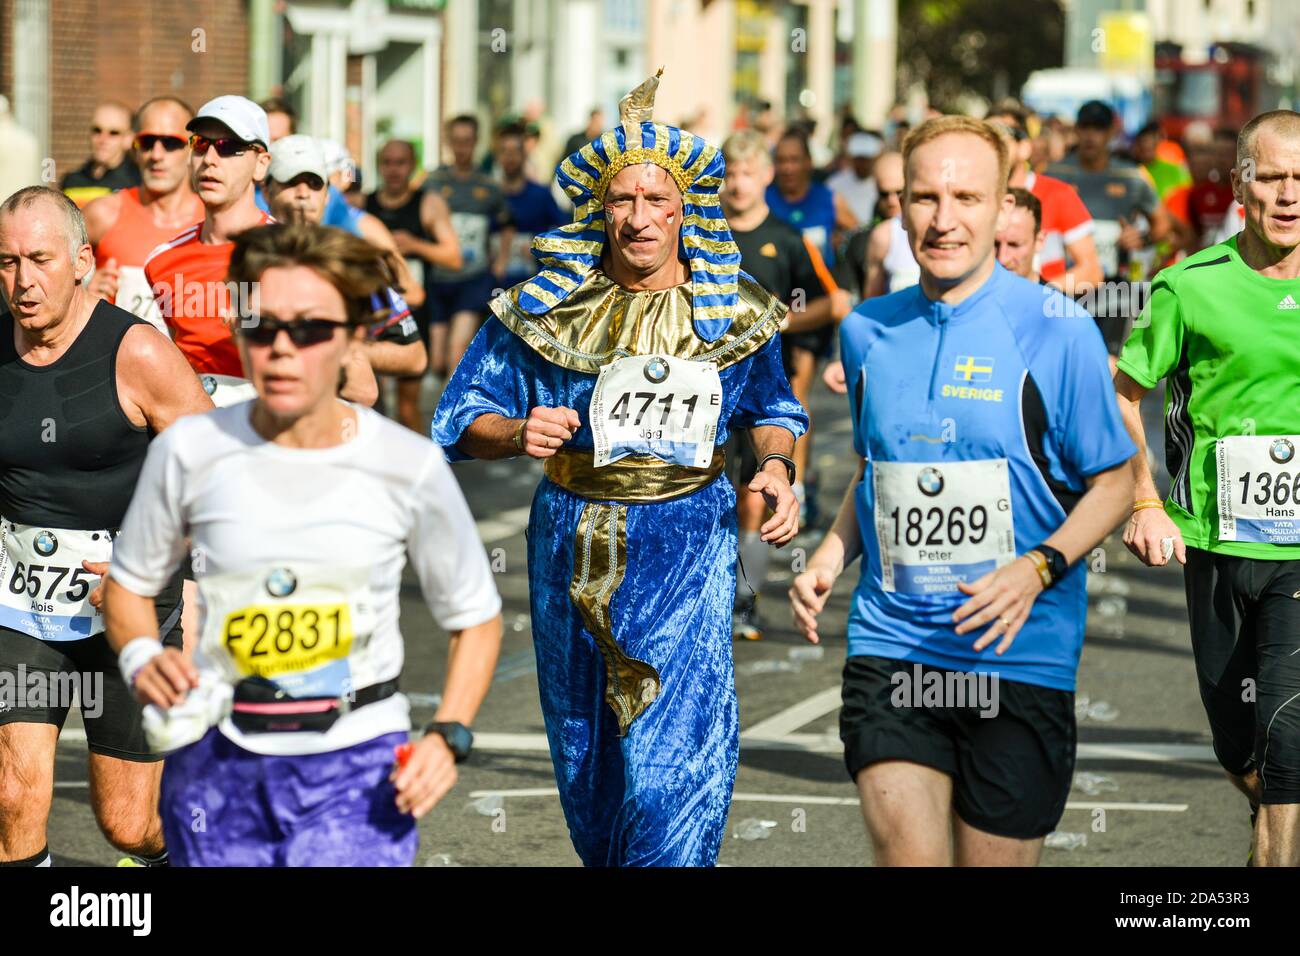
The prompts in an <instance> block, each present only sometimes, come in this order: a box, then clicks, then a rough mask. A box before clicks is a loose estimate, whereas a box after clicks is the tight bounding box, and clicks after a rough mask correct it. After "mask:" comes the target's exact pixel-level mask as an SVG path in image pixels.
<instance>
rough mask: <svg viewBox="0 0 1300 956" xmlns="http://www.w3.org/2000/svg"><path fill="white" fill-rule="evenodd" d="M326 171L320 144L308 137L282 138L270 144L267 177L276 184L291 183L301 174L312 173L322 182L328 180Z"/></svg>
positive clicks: (326, 166) (326, 167)
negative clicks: (269, 164) (269, 162)
mask: <svg viewBox="0 0 1300 956" xmlns="http://www.w3.org/2000/svg"><path fill="white" fill-rule="evenodd" d="M328 169H329V167H328V164H327V163H326V162H325V153H324V152H323V151H322V150H321V148H320V143H319V142H318V141H317V140H315V139H313V138H312V137H310V136H303V135H301V134H298V135H294V136H282V137H280V138H279V139H277V140H276V141H275V142H274V143H272V144H271V167H270V169H268V170H267V175H268V176H270V177H271V178H272V179H274V180H275V181H276V182H277V183H287V182H291V181H292V180H293V179H294V177H296V176H301V175H302V174H303V173H312V174H314V175H316V176H319V177H320V178H321V181H322V182H324V181H326V180H328V179H329V171H328Z"/></svg>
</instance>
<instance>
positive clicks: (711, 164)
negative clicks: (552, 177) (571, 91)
mask: <svg viewBox="0 0 1300 956" xmlns="http://www.w3.org/2000/svg"><path fill="white" fill-rule="evenodd" d="M662 74H663V69H662V67H661V68H660V70H659V72H658V73H656V74H655V75H654V76H652V77H650V79H648V80H646V81H645V82H644V83H642V84H641V85H640V86H638V87H637V88H636V89H634V90H633V91H632V92H631V93H629V94H627V96H625V97H623V99H622V100H621V101H620V102H619V104H618V111H619V120H620V123H619V125H618V126H617V127H615V128H614V129H612V130H608V131H607V132H605V133H602V134H601V135H600V136H599V137H597V138H596V139H594V140H592V141H591V142H590V143H588V144H587V145H585V146H583V147H582V148H581V149H579V150H577V151H576V152H575V153H573V154H572V155H571V156H569V157H568V158H566V159H565V160H564V161H563V162H562V163H560V167H559V169H558V170H557V172H556V176H557V178H558V179H559V182H560V186H561V187H562V188H563V189H564V191H565V192H566V193H567V194H568V196H569V198H570V199H572V200H573V204H574V211H573V222H571V223H568V224H567V225H564V226H560V227H559V228H558V229H552V230H551V231H550V232H544V233H541V234H539V235H538V236H537V237H535V238H534V239H533V255H534V256H535V257H536V258H537V259H538V261H539V262H541V264H542V268H541V271H540V272H538V274H537V275H535V276H533V277H532V278H531V279H529V280H528V281H527V282H526V283H524V285H523V288H521V289H520V290H519V298H518V304H519V306H520V307H521V308H522V309H523V310H524V311H525V312H528V313H530V314H532V315H542V314H544V313H546V312H548V311H549V310H550V309H553V308H554V307H555V306H557V305H559V304H560V303H561V302H563V301H564V300H565V298H566V297H567V296H568V295H569V294H570V293H572V292H573V291H574V290H575V289H577V288H578V287H579V286H580V285H581V284H582V283H583V281H584V280H585V279H586V277H587V275H588V273H590V272H591V270H592V268H594V267H595V266H596V265H597V264H598V263H599V262H600V257H601V254H602V253H603V252H604V249H605V239H606V236H605V192H606V190H607V189H608V188H609V183H610V180H612V179H613V178H614V176H615V175H617V174H618V172H619V171H620V170H623V169H625V168H627V167H628V166H634V165H639V164H643V163H653V164H654V165H656V166H659V167H661V168H662V169H664V170H666V171H667V173H668V175H669V176H671V177H672V180H673V182H675V183H676V184H677V188H678V189H680V190H681V193H682V212H683V217H682V224H681V233H680V251H679V255H680V256H681V257H682V258H683V259H684V260H685V261H686V263H687V265H688V266H689V267H690V270H691V298H692V305H693V319H692V321H693V324H694V327H695V332H696V334H697V335H699V336H700V338H702V339H704V340H705V341H706V342H712V341H713V340H714V339H717V338H718V337H719V336H721V335H722V334H723V333H724V332H726V331H727V328H728V326H730V325H731V319H732V315H733V314H734V312H735V310H736V307H737V304H738V301H739V293H738V287H737V280H738V277H739V274H740V250H739V248H737V246H736V242H735V240H734V239H733V238H732V236H731V228H730V227H729V226H728V225H727V220H726V219H725V218H724V217H723V215H722V206H721V204H720V202H719V199H718V190H719V189H720V188H721V186H722V173H723V160H722V151H721V150H720V149H718V148H717V147H716V146H712V145H710V144H709V143H706V142H705V141H704V140H703V139H701V138H700V137H698V136H695V135H693V134H691V133H688V132H686V131H685V130H681V129H677V128H676V127H675V126H666V125H664V124H662V123H656V122H654V121H653V120H652V119H651V114H652V112H653V111H654V98H655V91H656V90H657V89H658V87H659V77H660V76H661V75H662Z"/></svg>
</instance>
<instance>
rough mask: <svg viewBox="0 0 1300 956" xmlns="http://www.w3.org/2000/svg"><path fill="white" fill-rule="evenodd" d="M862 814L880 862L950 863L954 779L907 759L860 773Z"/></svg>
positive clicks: (878, 862) (876, 765)
mask: <svg viewBox="0 0 1300 956" xmlns="http://www.w3.org/2000/svg"><path fill="white" fill-rule="evenodd" d="M855 782H856V783H857V785H858V795H859V796H860V797H861V798H862V818H863V820H865V821H866V824H867V835H868V836H869V837H871V848H872V853H873V855H874V857H875V862H876V865H877V866H951V865H952V861H953V855H952V854H953V848H952V840H951V834H950V817H951V812H952V778H951V777H949V776H948V775H947V774H946V773H944V772H942V771H940V770H935V769H934V768H933V767H926V766H923V765H921V764H919V763H911V762H909V761H906V760H882V761H880V762H879V763H873V764H871V765H870V766H869V767H865V768H863V769H862V770H861V771H859V772H858V774H857V777H856V778H855Z"/></svg>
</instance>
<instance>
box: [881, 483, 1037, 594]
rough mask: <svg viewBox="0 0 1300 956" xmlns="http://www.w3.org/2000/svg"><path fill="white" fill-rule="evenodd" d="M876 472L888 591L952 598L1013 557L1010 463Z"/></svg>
mask: <svg viewBox="0 0 1300 956" xmlns="http://www.w3.org/2000/svg"><path fill="white" fill-rule="evenodd" d="M871 468H872V482H873V487H874V489H875V494H876V540H877V542H878V543H879V545H880V570H881V579H882V580H881V587H882V588H883V590H885V591H890V592H898V593H900V594H948V593H951V592H953V591H956V590H957V584H958V583H959V582H961V581H966V582H970V581H974V580H977V579H978V578H981V577H983V576H984V575H985V574H988V573H989V572H990V571H993V570H994V569H996V568H999V567H1001V566H1002V565H1004V564H1009V563H1010V562H1012V561H1013V560H1015V557H1016V539H1015V530H1014V527H1013V525H1012V520H1011V482H1010V477H1009V473H1008V470H1007V460H1006V459H1005V458H991V459H986V460H981V461H945V462H894V461H878V462H873V463H872V466H871Z"/></svg>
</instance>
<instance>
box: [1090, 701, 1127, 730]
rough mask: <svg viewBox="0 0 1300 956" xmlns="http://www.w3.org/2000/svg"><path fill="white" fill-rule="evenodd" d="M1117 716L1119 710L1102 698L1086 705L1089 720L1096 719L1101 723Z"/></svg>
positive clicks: (1106, 722) (1105, 722)
mask: <svg viewBox="0 0 1300 956" xmlns="http://www.w3.org/2000/svg"><path fill="white" fill-rule="evenodd" d="M1117 717H1119V711H1118V710H1116V709H1115V708H1114V707H1112V706H1111V705H1110V704H1108V703H1106V702H1105V701H1104V700H1098V701H1094V702H1093V703H1091V704H1089V705H1088V719H1089V720H1098V721H1101V722H1102V723H1103V724H1108V723H1110V722H1111V721H1112V720H1114V719H1116V718H1117Z"/></svg>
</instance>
